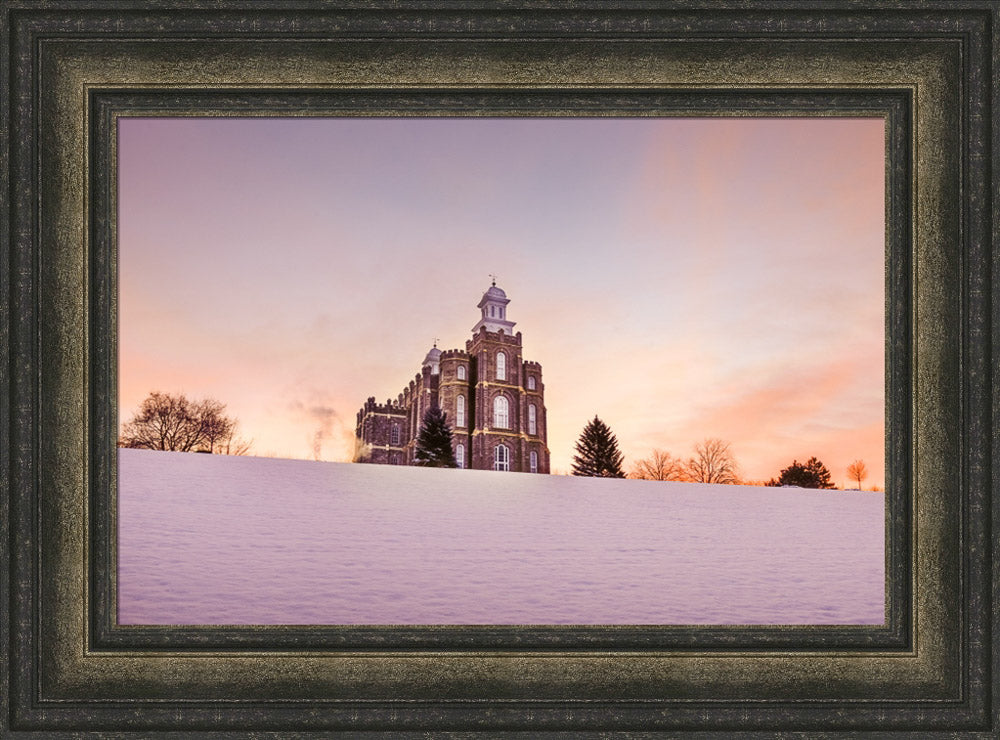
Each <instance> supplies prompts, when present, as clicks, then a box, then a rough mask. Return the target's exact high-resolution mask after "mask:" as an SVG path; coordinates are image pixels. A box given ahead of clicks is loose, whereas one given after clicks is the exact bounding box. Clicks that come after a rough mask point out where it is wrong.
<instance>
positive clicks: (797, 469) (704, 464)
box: [572, 416, 868, 489]
mask: <svg viewBox="0 0 1000 740" xmlns="http://www.w3.org/2000/svg"><path fill="white" fill-rule="evenodd" d="M572 473H573V475H581V476H594V477H605V478H625V477H630V478H638V479H642V480H659V481H686V482H693V483H722V484H739V483H744V484H747V483H749V481H745V480H743V479H742V477H741V475H740V470H739V465H738V464H737V462H736V457H735V456H734V455H733V452H732V450H731V448H730V444H729V443H728V442H725V441H723V440H721V439H715V438H710V439H705V440H703V441H702V442H699V443H698V444H696V445H695V447H694V454H693V455H691V456H690V457H688V458H687V459H682V458H677V457H674V456H673V455H671V454H670V453H669V452H666V451H665V450H660V449H654V450H653V451H652V453H651V454H650V455H649V457H645V458H642V459H640V460H637V461H636V462H635V463H633V465H632V468H631V470H630V471H629V472H628V474H626V472H625V468H624V456H623V455H622V453H621V450H620V449H619V447H618V438H617V437H616V436H615V434H614V432H612V431H611V428H610V427H609V426H608V425H607V424H605V423H604V422H603V421H601V419H600V418H598V417H597V416H595V417H594V418H593V419H592V420H591V421H590V422H588V423H587V425H586V426H585V427H584V429H583V432H582V433H581V434H580V438H579V440H578V441H577V443H576V455H575V456H574V457H573V469H572ZM847 475H848V478H849V479H850V480H854V481H857V484H858V488H860V487H861V482H862V481H863V480H864V479H865V478H866V477H867V476H868V468H867V466H866V465H865V463H864V461H863V460H855V461H854V462H853V463H851V464H850V465H849V466H848V467H847ZM830 477H831V474H830V471H829V469H828V468H827V467H826V466H825V465H824V464H823V463H822V462H821V461H820V460H819V459H817V458H816V457H811V458H809V460H807V461H806V462H804V463H800V462H799V461H798V460H793V461H792V464H791V465H789V466H788V467H786V468H783V469H782V470H781V472H780V473H778V475H777V476H776V477H774V478H771V479H770V480H768V481H767V482H765V483H763V485H765V486H796V487H800V488H819V489H832V488H834V487H835V486H834V484H833V483H832V482H831V480H830Z"/></svg>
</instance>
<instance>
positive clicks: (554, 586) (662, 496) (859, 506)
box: [118, 450, 885, 624]
mask: <svg viewBox="0 0 1000 740" xmlns="http://www.w3.org/2000/svg"><path fill="white" fill-rule="evenodd" d="M119 470H120V472H119V481H120V490H119V565H120V568H119V580H118V588H119V604H120V608H119V621H120V622H121V623H123V624H713V623H714V624H718V623H729V624H757V623H772V624H852V623H853V624H862V623H864V624H870V623H882V621H883V613H884V606H883V603H884V602H883V599H884V590H885V589H884V584H885V572H884V542H883V540H884V521H885V519H884V510H883V494H880V493H867V492H857V491H850V492H845V491H810V490H804V489H781V488H777V489H776V488H755V487H747V486H706V485H701V484H691V483H660V482H651V481H634V480H609V479H581V478H573V477H568V476H546V475H529V474H523V473H494V472H486V471H474V470H434V469H423V468H410V467H395V466H379V465H351V464H344V463H323V462H309V461H302V460H280V459H267V458H252V457H224V456H218V455H199V454H184V453H171V452H151V451H144V450H120V451H119Z"/></svg>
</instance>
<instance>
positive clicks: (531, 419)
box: [528, 403, 538, 434]
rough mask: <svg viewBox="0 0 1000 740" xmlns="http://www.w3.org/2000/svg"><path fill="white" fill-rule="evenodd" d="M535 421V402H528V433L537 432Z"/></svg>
mask: <svg viewBox="0 0 1000 740" xmlns="http://www.w3.org/2000/svg"><path fill="white" fill-rule="evenodd" d="M536 429H537V425H536V423H535V404H533V403H531V404H528V434H538V432H537V431H535V430H536Z"/></svg>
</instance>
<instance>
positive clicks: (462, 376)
mask: <svg viewBox="0 0 1000 740" xmlns="http://www.w3.org/2000/svg"><path fill="white" fill-rule="evenodd" d="M458 379H459V380H465V365H459V366H458Z"/></svg>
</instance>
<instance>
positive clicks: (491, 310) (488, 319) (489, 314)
mask: <svg viewBox="0 0 1000 740" xmlns="http://www.w3.org/2000/svg"><path fill="white" fill-rule="evenodd" d="M491 277H492V278H493V282H492V285H490V287H489V288H488V289H487V290H486V292H485V293H483V297H482V300H480V301H479V306H478V308H479V309H480V310H481V311H482V312H483V316H482V318H481V319H479V322H478V323H477V324H476V325H475V326H474V327H472V333H473V334H475V333H476V332H478V331H479V328H480V327H482V326H485V327H486V331H500V330H501V329H503V331H504V333H505V334H513V332H512V331H511V330H512V329H513V328H514V322H513V321H508V320H507V304H508V303H510V299H509V298H507V294H506V293H504V292H503V290H502V289H500V288H498V287H497V282H496V277H495V276H492V275H491Z"/></svg>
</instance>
